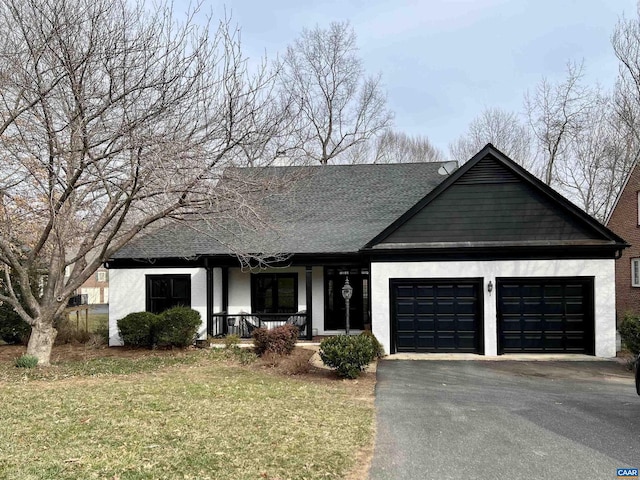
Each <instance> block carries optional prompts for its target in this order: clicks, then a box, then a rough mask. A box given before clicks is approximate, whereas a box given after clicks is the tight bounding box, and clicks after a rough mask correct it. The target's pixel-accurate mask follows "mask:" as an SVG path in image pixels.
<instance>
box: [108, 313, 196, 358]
mask: <svg viewBox="0 0 640 480" xmlns="http://www.w3.org/2000/svg"><path fill="white" fill-rule="evenodd" d="M201 324H202V320H201V318H200V314H199V313H198V312H197V311H195V310H192V309H191V308H187V307H173V308H170V309H169V310H166V311H164V312H162V313H161V314H159V315H156V314H155V313H151V312H136V313H130V314H129V315H127V316H126V317H124V318H121V319H120V320H118V329H119V330H120V336H121V337H122V341H123V342H124V344H125V345H127V346H131V347H147V348H157V347H179V348H184V347H188V346H189V345H192V344H193V343H194V342H195V339H196V336H197V335H198V327H200V325H201Z"/></svg>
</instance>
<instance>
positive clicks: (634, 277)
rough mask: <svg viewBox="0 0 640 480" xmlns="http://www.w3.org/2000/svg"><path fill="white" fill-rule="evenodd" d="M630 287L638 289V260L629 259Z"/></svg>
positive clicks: (639, 275)
mask: <svg viewBox="0 0 640 480" xmlns="http://www.w3.org/2000/svg"><path fill="white" fill-rule="evenodd" d="M631 286H632V287H640V258H632V259H631Z"/></svg>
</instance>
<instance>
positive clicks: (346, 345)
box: [319, 335, 379, 378]
mask: <svg viewBox="0 0 640 480" xmlns="http://www.w3.org/2000/svg"><path fill="white" fill-rule="evenodd" d="M373 340H375V337H373V336H371V335H356V336H349V335H338V336H337V337H329V338H326V339H324V340H323V341H322V342H321V343H320V352H319V353H320V358H321V359H322V362H323V363H324V364H325V365H326V366H328V367H330V368H335V370H336V372H337V373H338V375H339V376H340V377H344V378H357V377H358V376H359V375H360V372H362V371H363V370H364V369H365V368H366V366H367V365H369V363H371V362H372V361H373V359H374V358H376V355H377V353H378V351H379V349H378V347H377V345H376V343H377V340H375V342H374V341H373Z"/></svg>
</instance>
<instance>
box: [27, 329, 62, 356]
mask: <svg viewBox="0 0 640 480" xmlns="http://www.w3.org/2000/svg"><path fill="white" fill-rule="evenodd" d="M57 335H58V331H57V330H56V329H55V328H53V325H51V324H50V323H47V322H44V321H42V320H38V321H37V322H36V324H35V325H33V326H32V327H31V337H29V343H28V344H27V355H33V356H34V357H36V358H37V359H38V365H44V366H49V365H50V360H51V349H52V348H53V342H55V340H56V336H57Z"/></svg>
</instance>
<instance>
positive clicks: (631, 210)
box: [607, 165, 640, 325]
mask: <svg viewBox="0 0 640 480" xmlns="http://www.w3.org/2000/svg"><path fill="white" fill-rule="evenodd" d="M607 226H608V227H609V228H610V229H611V230H612V231H614V232H615V233H616V234H618V235H620V236H622V237H623V238H624V239H625V240H627V241H628V242H629V243H630V244H631V246H630V247H629V248H627V249H625V250H624V251H623V252H622V255H621V256H620V258H619V259H618V260H617V261H616V313H617V318H618V325H619V324H620V322H621V321H622V319H623V318H624V316H625V315H626V314H627V313H631V314H634V315H640V166H639V165H636V166H635V167H634V168H633V169H632V170H631V172H630V174H629V176H628V177H627V180H626V183H625V185H624V187H623V188H622V190H621V191H620V194H619V195H618V198H617V199H616V203H615V205H614V208H613V210H612V212H611V214H610V215H609V218H608V219H607Z"/></svg>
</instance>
